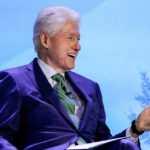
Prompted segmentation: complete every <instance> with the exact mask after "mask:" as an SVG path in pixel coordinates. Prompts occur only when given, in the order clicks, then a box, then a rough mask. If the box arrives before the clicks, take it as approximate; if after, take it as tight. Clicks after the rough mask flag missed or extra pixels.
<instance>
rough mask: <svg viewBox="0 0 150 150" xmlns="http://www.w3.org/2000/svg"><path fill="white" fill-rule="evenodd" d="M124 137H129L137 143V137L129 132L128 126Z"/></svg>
mask: <svg viewBox="0 0 150 150" xmlns="http://www.w3.org/2000/svg"><path fill="white" fill-rule="evenodd" d="M126 137H129V139H130V140H132V141H134V142H135V143H138V140H139V138H138V137H137V138H135V137H133V136H132V135H131V134H130V128H128V129H127V130H126Z"/></svg>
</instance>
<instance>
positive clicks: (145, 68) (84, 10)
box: [0, 0, 150, 150]
mask: <svg viewBox="0 0 150 150" xmlns="http://www.w3.org/2000/svg"><path fill="white" fill-rule="evenodd" d="M51 5H62V6H67V7H70V8H72V9H74V10H76V11H77V12H79V13H80V14H81V18H82V22H81V28H80V32H81V41H80V43H81V46H82V49H81V51H80V53H79V55H78V58H77V61H76V68H75V69H74V71H75V72H78V73H80V74H82V75H84V76H86V77H88V78H90V79H92V80H94V81H96V82H98V83H99V85H100V87H101V91H102V95H103V101H104V105H105V110H106V115H107V124H108V126H109V127H110V129H111V131H112V134H113V135H114V134H116V133H118V132H121V131H122V130H124V129H125V128H127V127H129V126H130V122H131V121H132V119H134V118H135V117H136V115H137V114H138V113H140V111H141V110H142V109H143V108H144V107H145V106H146V105H150V82H149V77H150V67H149V66H150V45H149V44H150V16H149V14H150V1H149V0H82V1H81V0H44V1H41V0H13V1H11V0H0V18H1V19H0V70H3V69H6V68H10V67H14V66H18V65H22V64H26V63H29V62H30V61H31V60H32V59H33V58H34V57H36V53H35V52H34V48H33V43H32V33H33V31H32V30H33V24H34V21H35V18H36V15H37V13H38V12H39V10H40V9H41V8H43V7H47V6H51ZM149 139H150V135H149V133H145V134H144V135H143V136H142V137H141V145H142V149H143V150H149V147H150V140H149Z"/></svg>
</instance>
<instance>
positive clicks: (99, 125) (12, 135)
mask: <svg viewBox="0 0 150 150" xmlns="http://www.w3.org/2000/svg"><path fill="white" fill-rule="evenodd" d="M66 78H67V80H68V81H69V82H70V84H71V85H72V87H73V89H74V90H75V91H76V93H77V94H78V95H79V96H80V97H81V99H83V101H84V102H85V111H84V114H83V117H82V119H81V124H80V127H79V129H78V130H77V129H76V127H75V126H74V124H73V122H72V121H71V119H70V118H69V116H68V114H67V112H66V110H65V109H64V106H63V105H62V103H61V101H60V99H59V97H58V95H57V93H56V92H55V91H54V90H53V88H52V87H51V86H50V84H49V83H48V81H47V79H46V78H45V76H44V74H43V72H42V71H41V69H40V67H39V65H38V63H37V59H34V60H33V61H32V62H31V63H30V64H28V65H25V66H21V67H17V68H13V69H8V70H5V71H1V72H0V148H6V149H7V150H9V149H10V150H13V148H14V149H15V148H17V149H24V150H43V149H48V150H64V149H66V148H67V147H68V146H69V145H71V144H72V143H74V142H75V141H76V140H77V139H78V137H79V136H81V137H83V138H84V139H85V140H86V141H87V142H93V141H100V140H104V139H108V138H111V137H112V136H111V134H110V131H109V129H108V127H107V126H106V124H105V112H104V106H103V102H102V96H101V92H100V89H99V86H98V84H97V83H95V82H93V81H91V80H89V79H87V78H85V77H83V76H81V75H78V74H76V73H73V72H71V71H68V72H66ZM116 136H117V137H119V136H125V131H123V132H122V133H120V134H118V135H116Z"/></svg>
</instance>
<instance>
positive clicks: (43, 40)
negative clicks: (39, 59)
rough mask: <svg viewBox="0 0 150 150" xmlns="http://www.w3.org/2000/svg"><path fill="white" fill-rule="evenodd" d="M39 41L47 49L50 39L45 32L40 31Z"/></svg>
mask: <svg viewBox="0 0 150 150" xmlns="http://www.w3.org/2000/svg"><path fill="white" fill-rule="evenodd" d="M40 41H41V44H42V46H43V47H44V48H49V46H50V45H49V44H50V37H49V35H48V33H47V32H46V31H42V32H41V33H40Z"/></svg>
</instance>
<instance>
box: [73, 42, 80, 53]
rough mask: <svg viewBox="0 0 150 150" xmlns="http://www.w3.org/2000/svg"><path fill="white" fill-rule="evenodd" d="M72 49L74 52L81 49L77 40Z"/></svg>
mask: <svg viewBox="0 0 150 150" xmlns="http://www.w3.org/2000/svg"><path fill="white" fill-rule="evenodd" d="M74 49H75V50H76V51H79V50H80V49H81V45H80V43H79V40H76V42H75V45H74Z"/></svg>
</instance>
